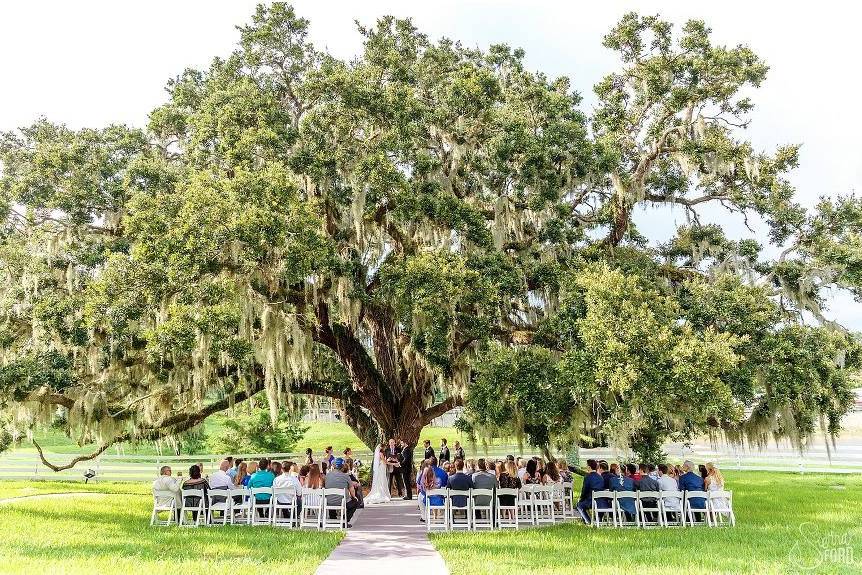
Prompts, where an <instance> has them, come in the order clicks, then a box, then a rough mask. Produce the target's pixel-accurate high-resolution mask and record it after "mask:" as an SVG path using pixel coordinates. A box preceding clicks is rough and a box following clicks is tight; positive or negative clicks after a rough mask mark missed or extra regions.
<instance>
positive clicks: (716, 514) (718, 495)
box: [708, 491, 736, 527]
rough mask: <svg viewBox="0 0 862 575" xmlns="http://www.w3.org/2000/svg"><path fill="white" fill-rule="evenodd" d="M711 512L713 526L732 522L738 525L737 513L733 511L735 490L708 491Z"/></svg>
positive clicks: (733, 524) (732, 524)
mask: <svg viewBox="0 0 862 575" xmlns="http://www.w3.org/2000/svg"><path fill="white" fill-rule="evenodd" d="M708 493H709V501H708V504H709V512H710V514H711V515H712V526H713V527H719V526H721V525H726V524H728V523H730V526H731V527H733V526H735V525H736V515H734V513H733V491H708Z"/></svg>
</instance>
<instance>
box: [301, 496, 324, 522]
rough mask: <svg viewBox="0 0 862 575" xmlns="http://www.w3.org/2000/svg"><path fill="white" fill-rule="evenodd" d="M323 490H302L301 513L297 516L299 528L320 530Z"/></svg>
mask: <svg viewBox="0 0 862 575" xmlns="http://www.w3.org/2000/svg"><path fill="white" fill-rule="evenodd" d="M322 510H323V489H308V488H306V487H304V488H303V489H302V511H301V512H300V514H299V526H300V527H316V528H317V529H320V521H321V519H322V518H323V513H322Z"/></svg>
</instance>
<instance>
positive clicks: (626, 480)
mask: <svg viewBox="0 0 862 575" xmlns="http://www.w3.org/2000/svg"><path fill="white" fill-rule="evenodd" d="M633 467H634V466H633ZM610 489H611V491H634V490H635V482H634V481H633V480H632V476H631V474H629V473H626V474H625V475H612V476H611V485H610ZM617 505H619V507H620V509H622V510H623V511H624V512H625V514H626V519H627V520H628V521H634V519H635V514H637V509H636V506H635V499H634V498H633V497H623V498H619V496H618V498H617Z"/></svg>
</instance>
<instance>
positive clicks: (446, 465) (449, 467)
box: [443, 461, 455, 477]
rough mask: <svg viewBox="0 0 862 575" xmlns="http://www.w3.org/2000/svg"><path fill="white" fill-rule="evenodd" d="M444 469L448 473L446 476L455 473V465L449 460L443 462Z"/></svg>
mask: <svg viewBox="0 0 862 575" xmlns="http://www.w3.org/2000/svg"><path fill="white" fill-rule="evenodd" d="M443 471H444V472H445V473H446V477H452V476H453V475H455V467H453V466H452V464H451V463H449V462H448V461H444V462H443Z"/></svg>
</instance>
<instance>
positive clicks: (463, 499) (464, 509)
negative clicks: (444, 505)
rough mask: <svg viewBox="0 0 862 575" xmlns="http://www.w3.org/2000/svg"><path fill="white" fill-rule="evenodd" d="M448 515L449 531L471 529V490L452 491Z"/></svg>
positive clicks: (450, 492) (450, 491)
mask: <svg viewBox="0 0 862 575" xmlns="http://www.w3.org/2000/svg"><path fill="white" fill-rule="evenodd" d="M456 498H457V499H456ZM446 513H448V515H449V517H448V519H447V522H448V523H449V529H453V530H454V529H467V530H469V529H471V521H470V516H471V515H472V513H471V501H470V490H469V489H466V490H460V489H450V490H449V508H448V509H447V511H446Z"/></svg>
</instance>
